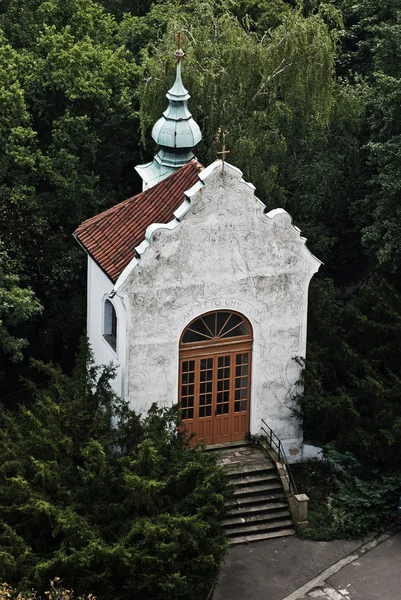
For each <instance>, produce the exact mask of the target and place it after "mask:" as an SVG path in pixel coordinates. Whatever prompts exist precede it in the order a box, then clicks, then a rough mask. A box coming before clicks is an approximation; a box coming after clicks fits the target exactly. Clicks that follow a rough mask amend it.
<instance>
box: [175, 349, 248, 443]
mask: <svg viewBox="0 0 401 600" xmlns="http://www.w3.org/2000/svg"><path fill="white" fill-rule="evenodd" d="M230 346H231V347H230ZM251 351H252V344H251V342H248V343H234V344H232V345H231V344H230V345H227V346H223V347H218V346H217V347H211V348H204V347H203V348H199V349H196V350H195V349H194V350H192V352H191V351H184V352H182V353H181V357H180V375H179V377H180V397H179V401H180V406H181V418H182V421H183V424H184V427H185V430H186V431H187V432H188V433H189V434H194V435H195V437H194V440H195V441H197V442H203V443H205V444H221V443H224V442H234V441H238V440H243V439H244V438H245V436H246V434H247V433H248V432H249V416H250V406H249V404H250V376H251ZM191 354H192V355H191Z"/></svg>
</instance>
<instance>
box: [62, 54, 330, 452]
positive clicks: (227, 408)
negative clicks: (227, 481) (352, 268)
mask: <svg viewBox="0 0 401 600" xmlns="http://www.w3.org/2000/svg"><path fill="white" fill-rule="evenodd" d="M175 56H176V59H177V67H176V78H175V81H174V84H173V86H172V88H171V89H170V90H169V91H168V92H167V100H168V105H167V108H166V110H165V112H164V113H163V115H162V116H161V118H160V119H159V120H158V121H157V122H156V124H155V125H154V127H153V131H152V137H153V139H154V140H155V142H156V143H157V144H158V146H159V151H158V153H157V154H156V156H155V157H154V159H153V160H152V161H151V162H150V163H147V164H145V165H138V166H137V167H136V171H137V173H138V174H139V175H140V177H141V178H142V181H143V191H142V193H140V194H138V195H136V196H134V197H132V198H129V199H128V200H125V201H123V202H120V203H119V204H117V205H116V206H113V207H112V208H110V209H109V210H106V211H104V212H102V213H101V214H99V215H96V216H94V217H93V218H91V219H88V220H87V221H85V222H84V223H82V224H81V225H80V226H79V227H78V229H77V230H76V231H75V233H74V236H75V238H76V239H77V241H78V242H79V244H80V245H81V246H82V247H83V249H84V250H85V251H86V253H87V261H88V278H87V294H88V305H87V332H88V337H89V341H90V344H91V346H92V349H93V352H94V355H95V360H96V363H97V364H108V363H110V362H112V363H114V364H115V366H116V371H117V377H116V379H115V380H114V382H113V386H114V389H115V392H116V393H117V394H118V395H119V396H121V397H123V398H125V399H126V400H128V401H129V403H130V405H131V406H132V408H134V409H135V410H136V411H137V412H139V413H142V414H146V412H147V410H148V409H149V408H150V406H151V405H152V404H153V403H157V404H158V405H159V406H171V405H173V404H175V403H177V402H178V403H179V405H180V409H181V415H182V420H183V424H184V427H185V429H186V430H187V431H188V432H189V433H193V434H194V435H195V439H196V440H197V441H200V442H204V443H205V444H220V443H226V442H233V441H239V440H243V439H245V438H246V437H247V436H248V434H249V433H250V434H258V433H259V432H260V430H261V426H262V420H265V421H266V423H268V425H269V426H270V427H271V428H272V429H273V430H274V431H275V433H276V434H277V435H278V436H279V438H280V439H281V441H282V443H283V446H284V448H285V449H286V451H287V454H288V455H289V457H290V459H291V460H293V461H295V460H299V459H301V457H302V442H303V436H302V429H301V426H300V423H299V421H298V419H297V418H296V417H295V416H294V410H293V409H294V396H295V395H296V393H297V392H299V384H298V381H299V376H300V360H299V358H304V357H305V352H306V333H307V305H308V287H309V282H310V280H311V278H312V276H313V274H314V273H316V272H317V270H318V269H319V266H320V264H321V262H320V261H319V260H318V259H317V258H316V257H315V256H314V255H313V254H312V253H311V252H310V251H309V250H308V248H307V246H306V239H305V238H304V237H302V236H301V232H300V230H299V229H298V228H297V227H295V226H294V225H293V224H292V219H291V217H290V215H289V214H288V213H287V212H286V211H285V210H283V209H282V208H277V209H275V210H272V211H270V212H266V210H265V205H264V204H263V203H262V202H261V201H260V200H259V199H258V198H257V197H256V196H255V188H254V186H253V185H252V183H249V182H246V181H244V179H243V177H242V173H241V171H240V170H239V169H238V168H237V167H235V166H233V165H231V164H229V163H228V162H226V161H225V154H223V156H222V159H218V160H216V161H215V162H213V163H212V164H210V165H208V166H206V167H204V166H203V165H202V164H200V163H199V162H198V160H197V159H196V157H195V154H194V149H195V147H196V145H197V144H198V143H199V142H200V140H201V132H200V129H199V127H198V125H197V123H196V122H195V120H194V119H193V117H192V115H191V112H190V110H189V107H188V100H189V98H190V96H189V94H188V91H187V90H186V89H185V87H184V85H183V82H182V77H181V67H182V59H183V57H184V53H183V51H182V50H181V49H178V50H177V51H176V52H175Z"/></svg>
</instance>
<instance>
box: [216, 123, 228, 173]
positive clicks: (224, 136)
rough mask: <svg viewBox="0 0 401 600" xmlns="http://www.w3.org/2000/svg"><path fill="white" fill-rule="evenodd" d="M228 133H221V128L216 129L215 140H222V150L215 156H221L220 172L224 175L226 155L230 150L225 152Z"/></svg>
mask: <svg viewBox="0 0 401 600" xmlns="http://www.w3.org/2000/svg"><path fill="white" fill-rule="evenodd" d="M229 133H230V132H229V131H222V130H221V127H219V128H218V130H217V134H216V140H217V141H219V139H220V138H222V140H223V149H222V151H221V152H218V153H217V154H221V172H222V173H224V164H225V161H226V155H227V154H230V150H226V136H227V135H228V134H229Z"/></svg>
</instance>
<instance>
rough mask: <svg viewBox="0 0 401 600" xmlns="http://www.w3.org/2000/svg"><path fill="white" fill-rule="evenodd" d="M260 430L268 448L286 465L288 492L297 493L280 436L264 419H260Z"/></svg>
mask: <svg viewBox="0 0 401 600" xmlns="http://www.w3.org/2000/svg"><path fill="white" fill-rule="evenodd" d="M262 432H263V434H262V437H263V438H264V439H265V441H266V442H267V443H268V444H269V446H270V448H271V449H272V450H274V452H275V453H276V454H277V456H278V459H279V461H281V462H282V463H283V464H284V465H285V467H286V470H287V475H288V487H289V492H290V494H293V495H296V494H298V491H297V486H296V485H295V481H294V477H293V476H292V473H291V471H290V467H289V464H288V460H287V456H286V453H285V450H284V448H283V444H282V443H281V440H280V438H279V437H277V435H276V434H275V433H274V431H273V429H272V428H271V427H269V426H268V424H267V423H266V421H265V420H264V419H262Z"/></svg>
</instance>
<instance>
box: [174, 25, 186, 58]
mask: <svg viewBox="0 0 401 600" xmlns="http://www.w3.org/2000/svg"><path fill="white" fill-rule="evenodd" d="M177 42H178V48H177V50H176V51H175V52H174V56H175V57H176V59H177V61H178V62H181V61H182V59H183V58H184V56H185V54H184V51H183V50H182V48H181V46H182V33H181V31H180V32H179V34H178V35H177Z"/></svg>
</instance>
